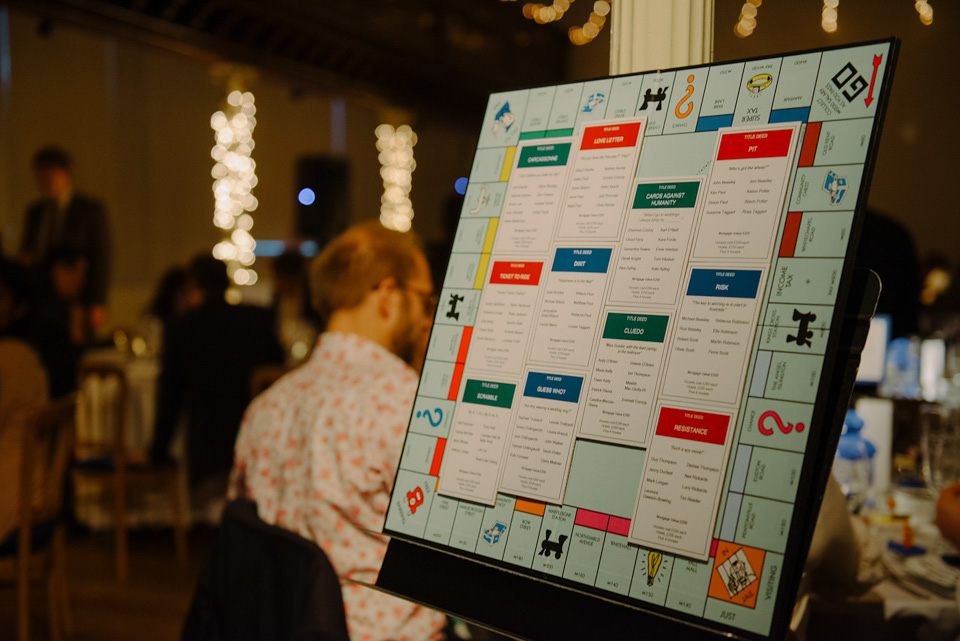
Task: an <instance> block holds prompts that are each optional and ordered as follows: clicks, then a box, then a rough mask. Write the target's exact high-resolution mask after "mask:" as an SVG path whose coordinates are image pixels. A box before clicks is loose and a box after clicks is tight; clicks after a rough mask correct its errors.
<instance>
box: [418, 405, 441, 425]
mask: <svg viewBox="0 0 960 641" xmlns="http://www.w3.org/2000/svg"><path fill="white" fill-rule="evenodd" d="M433 411H434V412H436V413H437V420H436V421H434V420H433V414H432V413H431V412H430V410H417V418H420V417H421V416H422V417H425V418H426V419H427V420H428V421H430V425H432V426H433V427H436V426H437V425H440V423H441V421H443V410H442V409H441V408H439V407H438V408H436V409H435V410H433Z"/></svg>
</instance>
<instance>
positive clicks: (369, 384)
mask: <svg viewBox="0 0 960 641" xmlns="http://www.w3.org/2000/svg"><path fill="white" fill-rule="evenodd" d="M416 388H417V375H416V373H415V372H414V370H413V369H411V368H410V367H409V366H408V365H406V364H405V363H404V362H403V361H402V360H401V359H399V358H398V357H397V356H395V355H394V354H392V353H391V352H389V351H388V350H387V349H385V348H384V347H382V346H380V345H378V344H377V343H374V342H372V341H369V340H367V339H364V338H361V337H359V336H355V335H350V334H340V333H326V334H323V335H321V336H320V339H319V340H318V342H317V346H316V349H315V350H314V352H313V354H312V355H311V357H310V359H309V360H308V361H307V362H306V363H304V364H303V365H302V366H300V367H299V368H297V369H295V370H293V371H292V372H290V373H288V374H287V375H285V376H284V377H283V378H281V379H280V380H279V381H277V382H276V383H275V384H274V385H272V386H271V387H270V388H269V389H268V390H267V391H266V392H264V393H263V394H261V395H260V396H258V397H257V398H256V399H254V401H253V403H251V404H250V407H249V409H248V410H247V413H246V415H245V416H244V419H243V423H242V424H241V427H240V433H239V435H238V437H237V445H236V453H235V455H236V459H235V462H234V469H233V474H232V477H231V481H230V490H229V495H230V498H235V497H238V496H244V497H247V498H250V499H252V500H253V501H255V502H256V504H257V508H258V512H259V514H260V518H261V519H263V520H264V521H265V522H267V523H272V524H277V525H279V526H281V527H284V528H286V529H288V530H291V531H293V532H296V533H298V534H299V535H301V536H303V537H305V538H307V539H311V540H313V541H316V542H317V544H319V545H320V547H321V548H322V549H323V551H324V552H325V553H326V554H327V556H328V557H329V558H330V562H331V563H332V564H333V567H334V569H335V570H336V572H337V575H338V576H340V577H341V579H353V580H356V581H362V582H364V583H373V582H374V581H376V578H377V573H378V572H379V570H380V564H381V563H382V562H383V557H384V554H385V553H386V548H387V544H386V540H385V538H384V537H383V536H382V535H380V534H376V532H380V531H381V529H382V527H383V521H384V516H385V514H386V511H387V506H388V504H389V501H390V489H391V487H392V485H393V480H394V477H395V475H396V471H397V464H398V462H399V460H400V453H401V450H402V448H403V438H404V434H405V433H406V428H407V421H408V419H409V417H410V411H411V408H412V406H413V399H414V396H415V394H416ZM342 583H343V601H344V607H345V609H346V614H347V626H348V628H349V631H350V638H351V639H352V640H353V641H377V640H381V639H392V640H403V639H411V640H414V639H415V640H417V641H425V640H427V639H431V638H438V637H439V636H440V632H441V629H442V628H443V626H444V624H445V621H446V619H445V618H444V616H443V615H442V614H440V613H438V612H435V611H433V610H429V609H427V608H423V607H421V606H418V605H415V604H413V603H410V602H408V601H404V600H402V599H398V598H396V597H393V596H390V595H387V594H384V593H382V592H378V591H376V590H372V589H370V588H367V587H364V586H361V585H357V584H354V583H349V582H342Z"/></svg>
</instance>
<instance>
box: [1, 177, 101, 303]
mask: <svg viewBox="0 0 960 641" xmlns="http://www.w3.org/2000/svg"><path fill="white" fill-rule="evenodd" d="M48 205H49V203H48V201H37V202H35V203H33V204H32V205H30V206H29V207H28V208H27V213H26V217H25V219H24V227H23V237H22V240H21V242H20V253H21V254H23V253H30V254H32V255H33V256H34V264H35V265H36V266H37V267H39V268H40V269H44V270H45V269H46V267H47V266H48V259H49V256H50V252H51V250H53V249H55V248H58V247H69V248H71V249H76V250H77V251H78V252H79V254H80V255H81V256H83V258H84V259H86V262H87V276H86V282H85V283H84V287H83V291H82V292H81V294H80V302H81V303H82V304H84V305H87V306H89V305H102V304H104V303H105V302H106V300H107V287H108V285H109V278H110V230H109V226H108V224H107V214H106V211H105V210H104V208H103V205H102V204H101V203H100V201H99V200H96V199H95V198H90V197H89V196H85V195H83V194H80V193H75V194H74V195H73V197H72V198H71V199H70V202H69V203H67V207H66V209H64V210H63V212H61V214H60V215H61V217H62V218H61V219H60V220H61V223H60V225H59V229H58V230H56V233H55V235H54V236H53V237H52V238H49V237H48V235H47V234H48V232H47V229H48V226H49V225H50V224H51V223H50V220H49V218H50V216H51V213H52V212H51V211H50V209H49V206H48Z"/></svg>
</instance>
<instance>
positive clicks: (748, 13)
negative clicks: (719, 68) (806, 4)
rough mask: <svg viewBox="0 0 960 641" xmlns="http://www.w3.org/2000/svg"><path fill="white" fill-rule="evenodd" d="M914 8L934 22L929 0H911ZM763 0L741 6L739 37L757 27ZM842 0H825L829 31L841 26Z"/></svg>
mask: <svg viewBox="0 0 960 641" xmlns="http://www.w3.org/2000/svg"><path fill="white" fill-rule="evenodd" d="M911 2H912V3H913V7H914V9H916V10H917V14H918V15H919V17H920V22H922V23H923V24H925V25H928V26H929V25H931V24H933V7H932V6H930V3H929V2H928V1H927V0H915V1H914V0H911ZM762 3H763V0H747V1H746V2H744V3H743V6H742V7H741V8H740V17H739V18H737V24H735V25H734V27H733V33H735V34H736V35H737V37H739V38H746V37H747V36H749V35H750V34H751V33H753V30H754V29H756V28H757V15H758V13H759V11H758V8H759V7H760V5H761V4H762ZM839 18H840V0H823V8H822V9H821V10H820V27H821V28H822V29H823V30H824V31H826V32H827V33H834V32H836V31H837V29H838V28H839Z"/></svg>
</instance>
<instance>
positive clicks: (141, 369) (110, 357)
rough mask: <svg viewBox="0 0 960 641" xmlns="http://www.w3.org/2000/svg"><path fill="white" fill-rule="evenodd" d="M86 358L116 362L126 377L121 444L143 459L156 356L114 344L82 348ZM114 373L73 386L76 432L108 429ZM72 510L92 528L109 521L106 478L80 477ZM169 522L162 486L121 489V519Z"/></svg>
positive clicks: (149, 432) (149, 523)
mask: <svg viewBox="0 0 960 641" xmlns="http://www.w3.org/2000/svg"><path fill="white" fill-rule="evenodd" d="M83 358H84V362H87V363H109V364H114V365H119V366H120V367H121V368H122V369H123V371H124V373H125V375H126V379H127V385H128V395H127V399H126V403H125V406H124V420H125V422H126V435H127V439H126V446H127V450H128V451H129V452H130V453H131V458H132V459H133V460H135V461H136V460H140V461H142V460H145V459H146V452H147V450H148V449H149V447H150V442H151V440H152V439H153V428H154V419H155V416H156V404H157V381H158V378H159V375H160V363H159V361H158V360H157V359H156V358H150V357H134V356H133V355H131V354H128V353H123V352H120V351H118V350H115V349H102V350H93V351H90V352H87V353H86V354H85V355H84V357H83ZM118 389H119V384H118V382H117V381H116V379H115V378H108V379H103V380H100V379H88V380H86V381H84V382H83V384H82V385H81V388H80V389H79V390H78V391H79V395H78V407H77V434H78V437H79V439H80V440H83V438H84V437H85V436H102V435H104V434H111V433H112V430H114V429H115V427H116V426H114V425H112V424H111V423H112V419H111V415H110V413H109V412H108V411H106V410H107V408H108V407H109V404H110V402H112V401H113V400H114V399H115V398H116V395H117V393H118ZM179 432H180V433H181V434H178V436H177V438H176V440H175V442H174V444H173V450H174V452H180V451H182V430H180V431H179ZM181 476H182V478H181V483H180V485H181V492H182V500H183V505H188V504H189V503H188V502H187V491H186V487H187V486H186V475H185V472H183V473H182V474H181ZM74 514H75V517H76V519H77V520H78V521H79V522H80V523H81V524H83V525H86V526H87V527H90V528H92V529H107V528H110V527H112V526H113V489H112V487H110V485H109V484H107V483H80V484H78V485H77V486H76V487H75V488H74ZM172 522H173V516H172V511H171V506H170V499H169V495H168V493H167V491H166V489H165V488H163V487H134V488H131V490H130V491H129V492H128V493H127V523H128V526H131V527H138V526H139V527H144V526H168V525H170V524H171V523H172Z"/></svg>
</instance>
